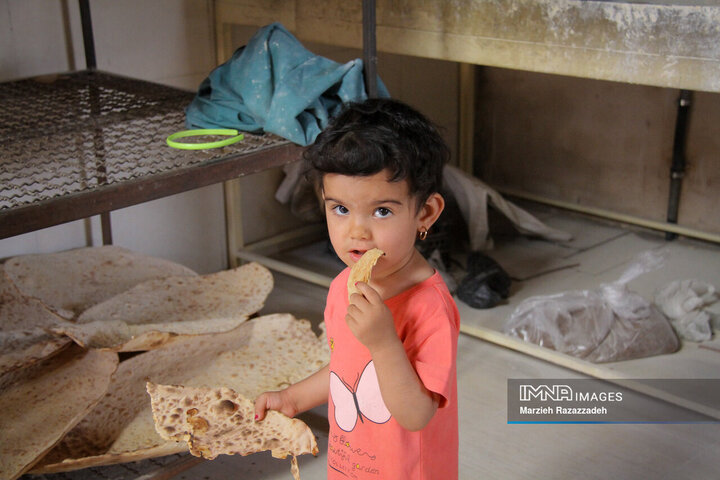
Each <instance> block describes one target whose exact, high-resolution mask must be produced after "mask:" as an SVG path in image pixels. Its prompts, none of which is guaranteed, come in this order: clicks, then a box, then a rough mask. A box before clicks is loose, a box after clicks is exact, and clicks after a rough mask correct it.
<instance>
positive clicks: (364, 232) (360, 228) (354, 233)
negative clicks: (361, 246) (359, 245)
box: [350, 219, 370, 239]
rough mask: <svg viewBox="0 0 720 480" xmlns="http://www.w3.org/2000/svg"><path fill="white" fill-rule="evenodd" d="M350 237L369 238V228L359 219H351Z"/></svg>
mask: <svg viewBox="0 0 720 480" xmlns="http://www.w3.org/2000/svg"><path fill="white" fill-rule="evenodd" d="M350 238H353V239H368V238H370V229H369V228H368V227H367V224H366V223H365V222H363V221H361V220H359V219H353V220H352V222H351V224H350Z"/></svg>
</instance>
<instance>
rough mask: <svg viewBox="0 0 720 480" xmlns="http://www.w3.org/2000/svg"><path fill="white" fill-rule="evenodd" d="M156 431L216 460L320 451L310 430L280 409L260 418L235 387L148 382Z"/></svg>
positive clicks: (195, 453)
mask: <svg viewBox="0 0 720 480" xmlns="http://www.w3.org/2000/svg"><path fill="white" fill-rule="evenodd" d="M147 392H148V394H150V398H151V401H152V412H153V419H154V421H155V429H156V430H157V432H158V433H159V434H160V436H161V437H163V438H164V439H166V440H175V441H186V442H187V444H188V446H189V447H190V453H192V454H193V455H195V456H197V457H203V458H206V459H208V460H212V459H214V458H215V457H217V456H218V455H220V454H227V455H249V454H251V453H258V452H262V451H265V450H270V451H271V453H272V456H273V457H275V458H286V457H287V456H288V455H292V456H297V455H303V454H306V453H312V454H313V455H317V452H318V447H317V442H316V440H315V435H313V433H312V431H310V428H309V427H308V426H307V425H306V424H305V423H303V422H302V421H301V420H298V419H293V418H289V417H287V416H285V415H283V414H282V413H280V412H276V411H274V410H270V411H268V414H267V416H266V417H265V419H263V421H261V422H256V421H255V420H254V416H255V404H254V402H253V401H252V400H250V399H249V398H246V397H245V396H243V395H241V394H239V393H237V392H235V391H233V390H231V389H229V388H224V387H220V388H195V387H186V386H179V385H156V384H153V383H148V384H147Z"/></svg>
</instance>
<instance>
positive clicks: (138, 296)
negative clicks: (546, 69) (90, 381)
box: [54, 263, 273, 352]
mask: <svg viewBox="0 0 720 480" xmlns="http://www.w3.org/2000/svg"><path fill="white" fill-rule="evenodd" d="M272 288H273V278H272V274H271V273H270V271H269V270H268V269H267V268H265V267H263V266H262V265H260V264H257V263H248V264H246V265H243V266H241V267H238V268H235V269H232V270H225V271H221V272H218V273H212V274H209V275H198V276H178V277H166V278H160V279H155V280H149V281H147V282H143V283H141V284H139V285H136V286H135V287H133V288H131V289H130V290H128V291H126V292H123V293H121V294H119V295H116V296H114V297H112V298H111V299H109V300H106V301H104V302H102V303H100V304H98V305H95V306H94V307H92V308H90V309H88V310H86V311H85V312H83V313H82V315H80V317H79V318H78V319H77V322H76V324H69V323H67V324H65V325H63V326H62V327H59V328H56V329H54V332H55V333H58V334H63V335H67V336H69V337H71V338H72V339H73V340H75V341H76V342H77V343H79V344H80V345H82V346H84V347H86V348H104V349H111V350H116V351H122V352H130V351H141V350H149V349H152V348H157V347H158V346H160V345H163V344H165V343H167V342H169V341H171V340H172V341H174V340H177V336H178V335H197V334H207V333H218V332H226V331H229V330H232V329H233V328H236V327H237V326H238V325H240V324H241V323H243V322H244V321H245V320H247V318H249V317H250V315H253V314H254V313H256V312H257V311H259V310H260V309H261V308H262V307H263V306H264V305H265V300H266V299H267V297H268V295H269V294H270V292H271V291H272Z"/></svg>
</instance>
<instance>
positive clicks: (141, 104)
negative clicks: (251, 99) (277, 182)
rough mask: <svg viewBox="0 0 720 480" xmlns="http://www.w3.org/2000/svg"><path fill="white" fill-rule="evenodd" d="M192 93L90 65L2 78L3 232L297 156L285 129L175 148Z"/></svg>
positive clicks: (106, 234)
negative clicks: (170, 140) (171, 142)
mask: <svg viewBox="0 0 720 480" xmlns="http://www.w3.org/2000/svg"><path fill="white" fill-rule="evenodd" d="M193 96H194V93H191V92H186V91H183V90H178V89H175V88H171V87H167V86H163V85H158V84H154V83H151V82H146V81H141V80H135V79H130V78H126V77H122V76H118V75H113V74H109V73H103V72H99V71H93V70H87V71H80V72H74V73H67V74H58V75H52V76H45V77H35V78H31V79H24V80H17V81H12V82H7V83H0V104H1V105H2V106H3V108H2V109H1V110H0V239H1V238H7V237H11V236H14V235H19V234H22V233H26V232H30V231H34V230H38V229H41V228H45V227H50V226H53V225H57V224H61V223H65V222H69V221H72V220H78V219H82V218H87V217H90V216H93V215H98V214H101V215H104V221H103V241H104V243H111V241H112V240H111V239H112V237H111V234H110V221H109V212H110V211H112V210H116V209H119V208H124V207H128V206H131V205H136V204H139V203H142V202H146V201H149V200H153V199H157V198H161V197H165V196H168V195H173V194H176V193H180V192H184V191H188V190H192V189H195V188H199V187H203V186H206V185H211V184H214V183H218V182H222V181H225V180H230V179H233V178H236V177H240V176H243V175H248V174H252V173H256V172H260V171H262V170H266V169H269V168H272V167H277V166H281V165H284V164H286V163H289V162H292V161H294V160H297V159H298V158H299V156H300V153H301V151H302V147H299V146H297V145H295V144H293V143H291V142H289V141H287V140H285V139H282V138H280V137H277V136H274V135H269V134H264V135H254V134H245V139H244V140H243V141H242V142H239V143H236V144H234V145H231V146H227V147H223V148H218V149H209V150H178V149H174V148H170V147H168V146H167V145H166V143H165V139H166V138H167V136H168V135H170V134H172V133H175V132H177V131H180V130H184V129H185V126H184V120H185V111H184V110H185V107H186V106H187V105H188V103H190V101H191V100H192V98H193Z"/></svg>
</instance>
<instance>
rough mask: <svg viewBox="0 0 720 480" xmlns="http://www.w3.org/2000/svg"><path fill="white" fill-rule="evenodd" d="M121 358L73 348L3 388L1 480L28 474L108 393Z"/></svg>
mask: <svg viewBox="0 0 720 480" xmlns="http://www.w3.org/2000/svg"><path fill="white" fill-rule="evenodd" d="M117 364H118V358H117V354H115V353H112V352H98V351H89V352H86V351H84V350H82V349H81V348H80V347H77V346H73V347H72V348H68V349H66V350H64V351H63V352H62V353H60V354H58V355H56V356H54V357H53V358H52V359H51V361H47V362H40V363H38V364H36V365H35V366H33V367H30V368H26V369H24V370H23V371H22V375H17V372H15V373H16V375H15V378H14V379H13V381H12V382H9V383H7V384H5V385H3V386H2V388H0V412H2V415H0V432H2V434H0V478H3V479H14V478H17V477H19V476H20V475H21V474H22V473H24V472H25V471H27V470H28V469H29V468H30V467H32V465H33V464H34V463H35V462H37V461H38V460H39V459H40V458H41V457H42V456H43V455H44V454H45V453H46V452H47V451H48V450H50V449H51V448H52V447H53V445H55V444H56V443H57V442H58V441H59V440H60V439H61V438H62V437H63V435H64V434H65V433H66V432H67V431H69V430H70V429H72V428H73V427H74V426H75V425H76V424H77V423H78V422H80V420H81V419H82V418H83V417H84V416H85V415H86V413H87V412H88V411H90V410H91V409H92V408H93V406H94V405H95V404H96V403H97V402H98V401H99V400H100V399H101V398H102V396H103V395H104V394H105V392H106V390H107V387H108V384H109V383H110V378H111V376H112V373H113V371H114V370H115V368H116V367H117Z"/></svg>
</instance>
